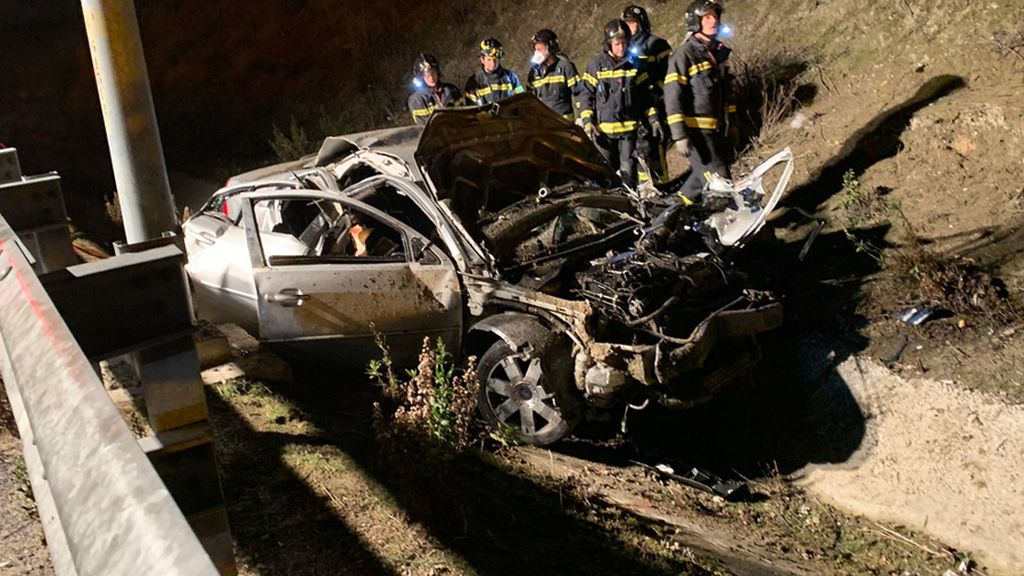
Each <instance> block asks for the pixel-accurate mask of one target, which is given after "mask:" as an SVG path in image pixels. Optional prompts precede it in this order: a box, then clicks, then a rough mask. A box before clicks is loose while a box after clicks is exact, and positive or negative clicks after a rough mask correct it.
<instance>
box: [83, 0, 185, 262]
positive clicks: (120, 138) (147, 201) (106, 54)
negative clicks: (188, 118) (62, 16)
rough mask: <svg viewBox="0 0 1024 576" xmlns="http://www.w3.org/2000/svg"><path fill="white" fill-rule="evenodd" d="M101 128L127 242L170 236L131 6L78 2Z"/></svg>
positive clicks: (167, 195)
mask: <svg viewBox="0 0 1024 576" xmlns="http://www.w3.org/2000/svg"><path fill="white" fill-rule="evenodd" d="M82 11H83V13H84V14H85V29H86V31H87V32H88V35H89V49H90V51H91V52H92V64H93V69H94V70H95V73H96V86H97V88H98V89H99V95H100V104H101V105H102V107H103V123H104V125H105V126H106V129H107V142H108V143H109V145H110V159H111V162H112V164H113V166H114V179H115V181H116V182H117V193H118V198H119V202H120V205H121V216H122V218H123V220H124V230H125V236H126V237H127V239H128V242H130V243H135V242H143V241H145V240H149V239H152V238H157V237H159V236H160V233H161V232H165V231H168V230H174V228H175V227H176V226H177V219H176V216H175V210H174V201H173V200H172V198H171V189H170V184H169V183H168V181H167V167H166V166H165V164H164V152H163V147H162V145H161V144H160V132H159V130H158V128H157V124H156V112H155V111H154V108H153V94H152V92H150V88H149V75H148V73H147V71H146V59H145V56H144V55H143V52H142V41H141V39H140V37H139V23H138V19H137V18H136V16H135V2H134V0H82Z"/></svg>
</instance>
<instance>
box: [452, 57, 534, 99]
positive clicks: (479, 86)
mask: <svg viewBox="0 0 1024 576" xmlns="http://www.w3.org/2000/svg"><path fill="white" fill-rule="evenodd" d="M522 92H525V90H523V85H522V83H520V82H519V76H516V73H515V72H512V71H511V70H506V69H505V68H504V67H502V66H498V69H497V70H495V71H494V72H491V73H487V72H484V69H483V68H481V69H479V70H477V71H476V73H475V74H473V75H472V76H470V77H469V80H466V100H467V101H468V102H469V103H470V104H475V105H477V106H483V105H484V104H491V103H494V102H497V101H499V100H503V99H505V98H508V97H509V96H511V95H513V94H520V93H522Z"/></svg>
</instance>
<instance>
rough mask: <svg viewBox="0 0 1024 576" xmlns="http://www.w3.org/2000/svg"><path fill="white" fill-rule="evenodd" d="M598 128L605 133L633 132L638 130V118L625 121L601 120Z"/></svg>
mask: <svg viewBox="0 0 1024 576" xmlns="http://www.w3.org/2000/svg"><path fill="white" fill-rule="evenodd" d="M597 128H598V129H599V130H601V132H604V133H605V134H622V133H623V132H632V131H633V130H636V120H627V121H625V122H601V123H600V124H598V125H597Z"/></svg>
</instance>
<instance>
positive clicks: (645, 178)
mask: <svg viewBox="0 0 1024 576" xmlns="http://www.w3.org/2000/svg"><path fill="white" fill-rule="evenodd" d="M636 176H637V178H638V179H639V180H640V181H641V182H647V181H648V180H650V179H651V177H650V176H648V175H647V172H644V171H643V170H637V173H636Z"/></svg>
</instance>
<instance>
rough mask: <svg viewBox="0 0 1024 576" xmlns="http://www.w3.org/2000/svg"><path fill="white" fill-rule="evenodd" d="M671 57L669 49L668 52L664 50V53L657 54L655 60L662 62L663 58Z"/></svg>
mask: <svg viewBox="0 0 1024 576" xmlns="http://www.w3.org/2000/svg"><path fill="white" fill-rule="evenodd" d="M671 55H672V49H671V48H669V49H668V50H665V51H664V52H662V53H661V54H658V56H657V59H658V60H662V59H664V58H668V57H669V56H671Z"/></svg>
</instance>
